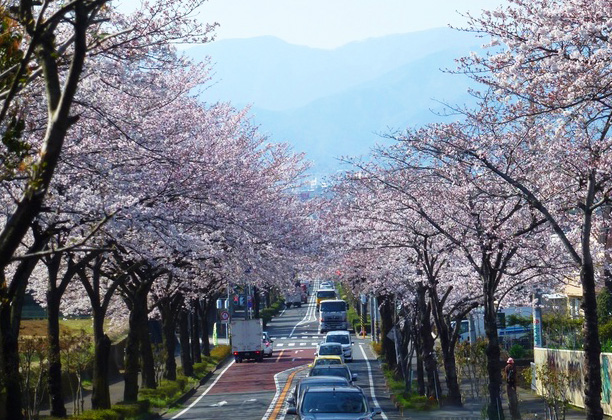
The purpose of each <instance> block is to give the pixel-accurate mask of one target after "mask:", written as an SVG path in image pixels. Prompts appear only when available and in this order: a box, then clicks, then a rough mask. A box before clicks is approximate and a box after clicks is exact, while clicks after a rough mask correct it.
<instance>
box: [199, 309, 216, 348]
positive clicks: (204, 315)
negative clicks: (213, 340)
mask: <svg viewBox="0 0 612 420" xmlns="http://www.w3.org/2000/svg"><path fill="white" fill-rule="evenodd" d="M201 302H202V304H201V305H200V306H199V308H200V321H201V322H202V324H201V326H202V328H201V330H202V352H203V353H204V356H210V340H209V339H208V336H209V333H210V331H209V328H208V315H209V312H210V310H211V308H214V305H212V304H211V303H210V301H209V300H208V299H203V300H202V301H201Z"/></svg>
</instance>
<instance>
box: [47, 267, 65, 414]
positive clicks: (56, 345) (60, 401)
mask: <svg viewBox="0 0 612 420" xmlns="http://www.w3.org/2000/svg"><path fill="white" fill-rule="evenodd" d="M50 277H51V276H50ZM58 294H59V293H58V290H57V289H50V290H48V291H47V340H48V344H49V377H48V381H49V399H50V401H51V415H52V416H55V417H66V407H65V405H64V397H63V395H62V361H61V357H60V325H59V314H60V310H59V306H60V298H61V295H60V296H58Z"/></svg>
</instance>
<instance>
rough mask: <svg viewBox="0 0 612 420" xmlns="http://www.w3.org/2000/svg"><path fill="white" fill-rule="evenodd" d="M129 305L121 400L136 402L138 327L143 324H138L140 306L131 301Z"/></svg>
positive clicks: (138, 367) (138, 358) (138, 360)
mask: <svg viewBox="0 0 612 420" xmlns="http://www.w3.org/2000/svg"><path fill="white" fill-rule="evenodd" d="M128 305H129V306H131V307H130V316H129V322H128V323H129V330H128V335H127V340H126V345H125V373H124V374H123V377H124V380H125V387H124V389H123V400H124V401H125V402H136V401H138V371H139V370H140V357H139V351H138V350H139V345H140V340H139V333H138V330H139V329H143V328H144V326H143V325H142V324H140V322H141V321H142V316H141V315H140V314H138V311H141V310H142V308H141V307H140V305H134V303H133V302H130V303H129V304H128Z"/></svg>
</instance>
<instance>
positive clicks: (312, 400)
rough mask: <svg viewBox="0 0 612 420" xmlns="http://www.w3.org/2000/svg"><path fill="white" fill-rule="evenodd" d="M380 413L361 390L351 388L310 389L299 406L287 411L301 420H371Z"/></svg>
mask: <svg viewBox="0 0 612 420" xmlns="http://www.w3.org/2000/svg"><path fill="white" fill-rule="evenodd" d="M380 413H381V410H380V408H376V409H373V408H371V407H370V405H369V404H368V399H367V397H366V396H365V394H364V393H363V391H362V390H361V389H359V388H356V387H350V386H344V387H312V388H308V389H307V390H306V391H305V392H304V394H303V396H302V398H301V401H300V403H299V405H298V406H295V407H289V408H288V409H287V414H293V415H297V417H298V419H300V420H371V419H373V418H374V417H375V416H376V415H377V414H380Z"/></svg>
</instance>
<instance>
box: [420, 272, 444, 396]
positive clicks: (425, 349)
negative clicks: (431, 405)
mask: <svg viewBox="0 0 612 420" xmlns="http://www.w3.org/2000/svg"><path fill="white" fill-rule="evenodd" d="M426 291H427V288H426V287H425V286H424V285H423V284H422V283H419V284H418V285H417V288H416V293H417V307H418V313H419V326H418V328H419V333H420V335H421V352H422V353H421V354H422V359H423V363H424V364H425V371H426V372H427V395H428V396H429V397H434V398H435V399H436V400H439V399H440V396H441V395H442V390H441V389H440V379H439V378H438V363H437V362H436V354H435V350H434V339H433V336H432V335H431V334H432V331H431V306H430V305H427V302H426V299H425V293H426Z"/></svg>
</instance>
